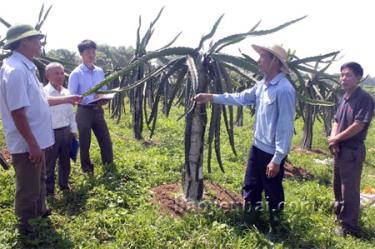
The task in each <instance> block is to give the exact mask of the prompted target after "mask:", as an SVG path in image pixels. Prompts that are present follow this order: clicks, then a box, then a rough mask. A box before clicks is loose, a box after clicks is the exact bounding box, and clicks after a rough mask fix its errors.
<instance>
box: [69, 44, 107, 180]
mask: <svg viewBox="0 0 375 249" xmlns="http://www.w3.org/2000/svg"><path fill="white" fill-rule="evenodd" d="M78 50H79V53H80V55H81V57H82V64H81V65H79V66H78V67H76V68H75V69H74V70H73V72H72V73H71V74H70V76H69V83H68V88H69V91H70V92H71V93H72V94H79V95H82V94H84V93H86V92H87V91H88V90H89V89H91V88H93V87H94V86H96V85H97V84H98V83H99V82H101V81H102V80H103V79H104V72H103V69H101V68H100V67H97V66H95V65H94V61H95V57H96V44H95V42H93V41H91V40H84V41H82V42H81V43H80V44H78ZM104 89H105V88H104ZM99 97H100V96H99V95H98V94H91V95H89V96H86V97H84V98H83V100H82V101H81V103H80V104H79V105H78V110H77V115H76V119H77V126H78V132H79V140H80V156H81V168H82V170H83V171H84V172H87V173H88V174H90V175H92V174H93V172H94V166H93V163H92V162H91V160H90V152H89V151H90V143H91V129H92V130H93V132H94V134H95V137H96V139H97V140H98V143H99V147H100V153H101V157H102V162H103V164H110V163H112V162H113V151H112V141H111V136H110V134H109V130H108V127H107V123H106V121H105V119H104V111H103V108H102V107H101V105H102V104H104V103H105V102H103V101H94V100H95V99H96V98H99ZM93 101H94V102H93Z"/></svg>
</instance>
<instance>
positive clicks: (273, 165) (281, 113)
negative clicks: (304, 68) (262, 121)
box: [266, 89, 296, 177]
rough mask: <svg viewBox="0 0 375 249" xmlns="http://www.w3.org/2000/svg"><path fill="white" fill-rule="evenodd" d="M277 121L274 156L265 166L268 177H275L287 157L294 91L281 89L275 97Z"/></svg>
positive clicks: (292, 116)
mask: <svg viewBox="0 0 375 249" xmlns="http://www.w3.org/2000/svg"><path fill="white" fill-rule="evenodd" d="M276 101H277V106H278V119H277V124H276V134H275V135H276V137H275V154H274V155H273V157H272V159H271V161H270V162H269V164H268V165H267V169H266V174H267V176H268V177H275V176H276V175H277V174H278V173H279V170H280V164H281V162H282V160H283V159H284V158H285V157H286V156H287V155H288V152H289V150H290V147H291V143H292V137H293V132H294V115H295V107H296V97H295V91H294V89H283V90H282V91H281V92H280V93H279V94H278V96H277V100H276Z"/></svg>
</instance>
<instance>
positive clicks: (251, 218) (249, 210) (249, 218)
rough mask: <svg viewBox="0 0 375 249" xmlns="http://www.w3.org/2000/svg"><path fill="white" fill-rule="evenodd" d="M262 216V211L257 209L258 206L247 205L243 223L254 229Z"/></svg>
mask: <svg viewBox="0 0 375 249" xmlns="http://www.w3.org/2000/svg"><path fill="white" fill-rule="evenodd" d="M259 216H260V211H258V210H257V209H256V206H253V205H251V204H250V203H245V207H244V211H243V223H244V224H245V226H247V227H252V226H253V225H255V223H256V222H257V221H258V219H259Z"/></svg>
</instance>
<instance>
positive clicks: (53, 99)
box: [47, 95, 82, 106]
mask: <svg viewBox="0 0 375 249" xmlns="http://www.w3.org/2000/svg"><path fill="white" fill-rule="evenodd" d="M81 100H82V96H81V95H70V96H47V101H48V104H49V105H50V106H53V105H60V104H72V105H76V104H78V103H79V102H80V101H81Z"/></svg>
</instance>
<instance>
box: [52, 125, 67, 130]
mask: <svg viewBox="0 0 375 249" xmlns="http://www.w3.org/2000/svg"><path fill="white" fill-rule="evenodd" d="M66 128H69V126H64V127H60V128H57V129H53V130H54V131H61V130H64V129H66Z"/></svg>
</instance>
